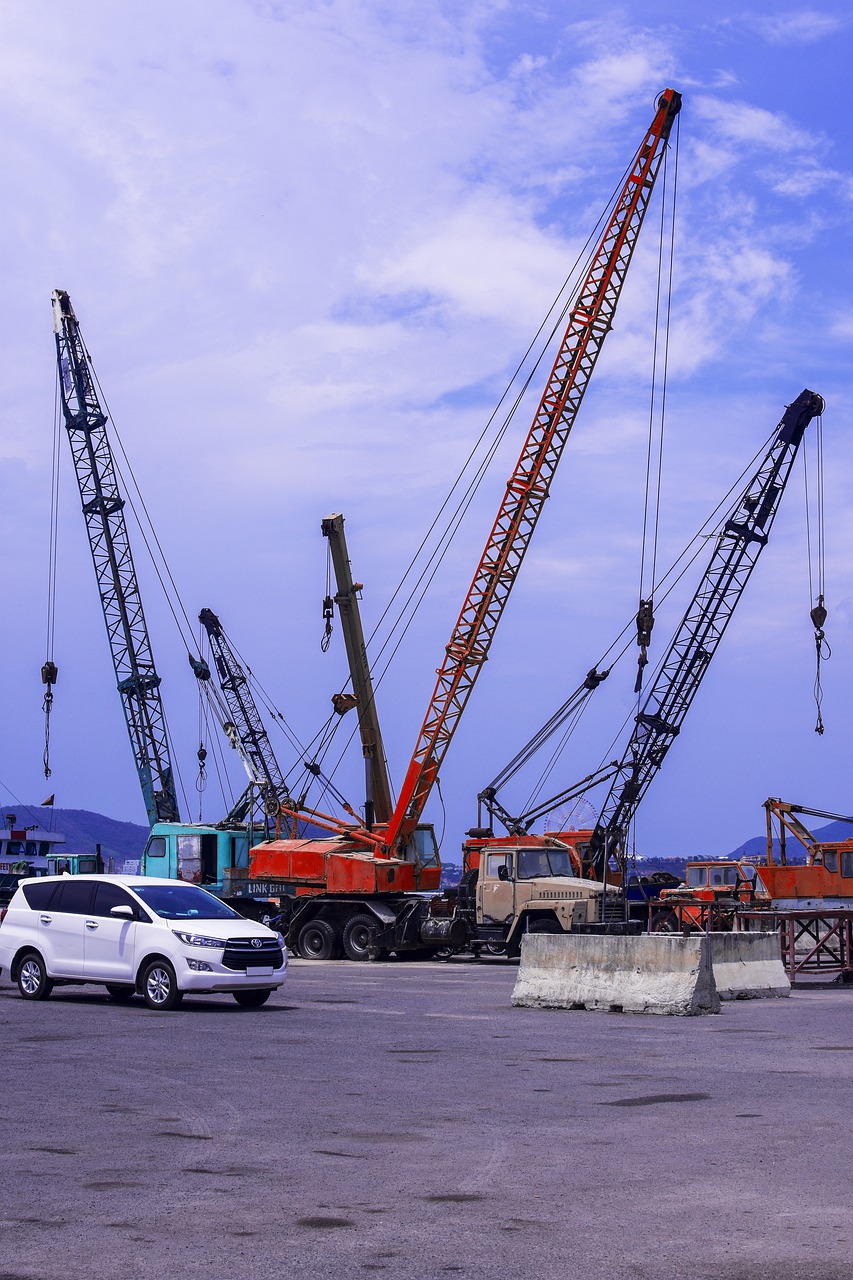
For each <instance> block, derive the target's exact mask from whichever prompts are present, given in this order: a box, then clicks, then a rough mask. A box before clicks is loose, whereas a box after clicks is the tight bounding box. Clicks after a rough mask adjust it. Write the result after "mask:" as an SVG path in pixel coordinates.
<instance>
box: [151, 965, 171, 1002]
mask: <svg viewBox="0 0 853 1280" xmlns="http://www.w3.org/2000/svg"><path fill="white" fill-rule="evenodd" d="M145 990H146V992H147V993H148V999H149V1000H150V1001H151V1003H152V1004H165V1002H166V1001H167V1000H168V999H169V994H170V992H171V990H172V983H171V980H170V978H169V974H168V973H167V972H166V970H165V969H160V968H157V969H152V970H151V972H150V973H149V975H148V978H147V979H146V982H145Z"/></svg>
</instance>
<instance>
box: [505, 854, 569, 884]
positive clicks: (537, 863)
mask: <svg viewBox="0 0 853 1280" xmlns="http://www.w3.org/2000/svg"><path fill="white" fill-rule="evenodd" d="M574 874H575V873H574V870H573V869H572V864H571V861H570V859H569V851H568V849H519V851H518V878H519V880H537V879H538V878H539V877H540V876H573V875H574Z"/></svg>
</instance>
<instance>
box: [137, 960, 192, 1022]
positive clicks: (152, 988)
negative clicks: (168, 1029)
mask: <svg viewBox="0 0 853 1280" xmlns="http://www.w3.org/2000/svg"><path fill="white" fill-rule="evenodd" d="M142 998H143V1000H144V1001H145V1003H146V1004H147V1005H148V1008H149V1009H159V1010H168V1009H177V1007H178V1005H179V1004H180V1003H181V1001H182V1000H183V998H184V993H183V991H179V990H178V979H177V978H176V976H175V970H174V969H173V968H172V966H171V965H170V964H169V963H168V961H166V960H152V962H151V964H149V965H148V966H147V968H146V969H145V972H144V973H143V975H142Z"/></svg>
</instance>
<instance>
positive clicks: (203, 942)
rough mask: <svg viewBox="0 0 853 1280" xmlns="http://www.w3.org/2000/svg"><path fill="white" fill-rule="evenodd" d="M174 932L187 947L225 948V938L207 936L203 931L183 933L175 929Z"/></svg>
mask: <svg viewBox="0 0 853 1280" xmlns="http://www.w3.org/2000/svg"><path fill="white" fill-rule="evenodd" d="M172 933H173V934H174V935H175V937H176V938H177V939H178V941H179V942H182V943H183V944H184V946H185V947H220V948H222V949H223V950H224V948H225V940H224V938H206V937H205V936H204V934H203V933H182V932H181V931H180V930H179V929H173V930H172Z"/></svg>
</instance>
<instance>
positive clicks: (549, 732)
mask: <svg viewBox="0 0 853 1280" xmlns="http://www.w3.org/2000/svg"><path fill="white" fill-rule="evenodd" d="M774 434H775V431H774V432H773V433H771V435H770V436H768V437H767V440H766V441H765V442H764V444H763V445H761V447H760V448H759V449H757V450H756V452H755V453H754V455H753V456H752V458H751V459H750V460H749V462H747V464H746V466H745V467H744V468H743V470H742V471H741V473H740V475H739V476H738V477H737V479H736V480H734V481H733V482H732V484H731V485H730V486H729V489H728V490H727V492H726V493H725V494H724V495H723V497H722V498H721V499H720V501H719V502H718V503H717V505H716V506H715V507H714V509H713V511H711V513H710V514H709V515H708V517H707V518H706V520H705V521H704V522H703V524H702V525H701V526H700V527H699V529H698V530H697V531H696V533H695V534H694V535H693V537H692V538H691V539H690V541H689V542H688V543H687V545H686V547H685V548H684V549H683V551H682V552H681V554H680V555H679V556H677V557H676V559H675V560H674V561H673V563H672V564H671V565H670V567H669V569H667V571H666V573H665V574H663V575H662V577H661V578H660V579H659V580H658V583H657V591H658V593H659V603H661V604H662V603H664V602H665V601H666V600H667V599H668V598H669V596H670V595H671V594H672V592H673V591H674V590H675V588H676V587H677V586H678V584H679V583H680V582H681V580H682V579H683V578H684V577H685V575H686V574H687V573H688V571H689V570H690V569H691V567H692V566H693V564H695V562H696V560H697V559H698V558H699V556H700V554H701V553H702V551H703V550H704V547H705V544H706V543H707V541H708V540H709V539H711V538H717V537H719V534H720V531H721V530H722V528H723V527H724V526H725V524H726V522H727V521H728V520H729V519H730V518H731V517H732V515H733V514H734V512H735V511H736V510H737V506H738V503H739V500H738V503H735V504H734V505H732V503H731V499H732V497H733V496H734V495H735V494H736V493H737V494H740V492H741V490H742V489H743V485H744V481H745V480H746V478H747V476H748V475H751V474H752V472H753V471H754V469H755V466H756V463H757V462H758V460H759V458H761V457H763V456H764V454H766V452H767V449H768V448H769V445H770V442H771V440H772V439H773V435H774ZM661 592H662V594H660V593H661ZM634 621H635V620H634V619H633V618H632V619H631V620H630V621H629V622H627V623H626V624H625V626H624V627H623V628H622V630H621V631H620V632H619V634H618V635H617V636H616V638H615V640H613V642H612V643H611V644H610V646H609V648H608V649H606V650H605V652H604V653H603V654H602V655H601V657H600V658H599V660H598V661H597V662H596V664H595V666H594V667H593V668H592V669H591V673H590V674H592V672H595V673H596V674H599V675H600V674H601V673H602V672H603V671H605V670H606V671H607V672H608V673H609V672H610V671H612V670H613V668H614V667H615V666H616V664H617V663H618V662H619V661H621V659H622V658H624V657H625V655H626V653H627V652H628V650H629V649H630V648H631V645H632V644H633V638H632V637H631V635H630V632H631V631H632V629H633V627H634ZM626 637H627V639H626ZM623 642H624V643H623ZM620 644H621V648H620V647H619V646H620ZM662 662H663V657H662V658H661V660H660V663H658V666H657V667H656V668H655V669H654V671H653V673H652V674H653V677H654V678H655V679H656V678H657V675H658V673H659V670H660V665H661V663H662ZM605 664H607V666H606V667H605ZM587 679H589V676H588V677H587ZM597 683H598V684H600V683H601V680H599V681H598V682H597ZM584 687H585V685H584V684H582V685H581V686H580V688H579V689H578V690H576V691H575V692H574V693H573V694H571V695H570V697H569V698H568V699H567V700H566V701H565V702H564V703H563V705H562V706H561V707H560V708H559V709H558V710H557V711H556V712H555V713H554V715H553V716H552V717H551V719H550V720H549V721H547V723H546V724H545V725H544V726H543V728H542V729H540V730H538V731H537V733H536V734H535V735H534V737H533V738H532V739H531V740H530V742H529V743H528V744H527V746H526V747H523V748H522V749H521V751H520V752H519V753H518V755H517V756H516V757H515V759H514V760H513V761H512V762H511V763H510V764H509V765H507V766H506V768H505V769H504V770H503V771H502V772H501V774H500V775H498V777H499V780H500V785H501V786H502V785H503V784H504V783H506V782H508V781H509V780H510V778H511V777H513V776H514V774H515V773H516V772H517V771H518V768H520V767H521V765H523V764H525V763H527V761H528V760H529V759H530V758H531V757H532V756H533V754H534V753H535V752H536V751H538V750H539V748H541V747H542V746H544V744H545V742H546V741H548V740H549V739H550V738H551V737H553V735H554V734H555V733H556V732H557V730H558V729H559V728H560V727H561V726H562V725H563V724H565V723H566V721H567V720H568V719H569V718H572V719H571V723H570V725H569V728H568V729H567V730H566V732H565V733H564V734H563V736H562V738H561V739H560V742H559V746H558V748H557V749H556V750H555V752H554V753H553V755H552V756H551V758H550V759H549V761H548V762H547V764H546V765H545V772H544V773H543V775H542V777H541V778H540V779H539V781H538V782H537V783H536V784H535V794H536V795H538V794H539V793H540V792H541V790H542V786H543V785H544V783H545V782H546V781H547V779H548V777H550V775H551V773H552V772H553V769H554V766H555V765H556V763H557V761H558V759H559V757H560V756H561V755H562V752H563V751H564V749H565V747H566V746H567V744H568V741H569V739H570V738H571V736H572V734H573V733H574V730H575V729H576V728H577V723H578V721H579V719H580V715H581V714H582V713H583V711H584V709H585V707H586V705H587V703H588V695H587V697H585V698H584V699H583V700H582V701H581V702H579V695H580V694H581V691H582V690H584ZM635 714H636V708H635V706H634V705H633V704H632V706H631V709H630V710H629V711H628V714H627V715H626V716H625V719H624V720H623V721H622V724H621V725H620V726H619V728H618V729H617V731H616V733H615V734H614V736H613V738H612V740H611V742H610V745H609V746H608V747H607V748H606V750H605V752H604V753H603V754H602V756H601V760H600V762H599V765H598V769H597V770H596V772H598V771H599V770H600V769H601V768H602V767H603V766H604V764H605V762H606V761H608V760H609V759H611V758H612V756H613V750H614V747H615V746H616V743H617V742H618V741H619V739H620V737H621V736H622V734H623V733H624V731H625V729H626V728H627V726H628V724H629V723H630V722H631V720H632V719H633V717H634V716H635ZM516 761H518V768H516V767H514V766H515V765H516ZM581 798H583V797H581ZM528 807H529V806H528Z"/></svg>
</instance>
